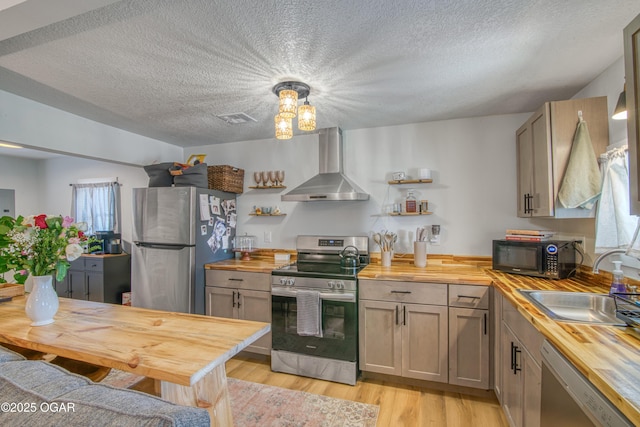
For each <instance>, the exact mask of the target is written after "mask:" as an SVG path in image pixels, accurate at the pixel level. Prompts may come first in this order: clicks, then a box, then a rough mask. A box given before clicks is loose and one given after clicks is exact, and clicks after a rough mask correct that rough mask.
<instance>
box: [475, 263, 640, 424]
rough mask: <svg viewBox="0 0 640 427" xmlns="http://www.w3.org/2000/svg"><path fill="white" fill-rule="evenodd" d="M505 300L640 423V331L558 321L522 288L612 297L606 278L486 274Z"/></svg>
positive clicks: (494, 272) (633, 420)
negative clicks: (540, 307) (532, 301)
mask: <svg viewBox="0 0 640 427" xmlns="http://www.w3.org/2000/svg"><path fill="white" fill-rule="evenodd" d="M487 275H488V276H490V277H491V278H493V284H494V287H495V288H496V290H498V291H499V292H500V293H501V294H502V295H504V297H505V298H506V300H508V301H509V302H510V303H511V304H513V305H514V306H515V307H516V308H517V310H518V311H519V312H520V313H521V314H522V315H523V316H524V317H525V318H526V319H528V320H529V322H531V323H532V324H533V325H534V326H535V327H536V329H537V330H539V331H540V332H541V333H542V335H544V337H545V338H546V339H547V340H548V341H549V342H551V343H552V344H553V345H554V346H555V347H556V348H557V349H558V350H560V351H561V352H562V353H563V354H564V355H565V357H566V358H567V359H569V361H571V363H572V364H573V365H574V366H576V367H577V368H578V369H579V370H580V372H582V374H583V375H584V376H585V377H587V378H588V379H589V381H591V383H592V384H593V385H595V386H596V387H597V388H598V389H599V390H600V392H602V394H604V395H605V396H606V397H607V398H608V399H609V400H610V401H611V402H613V404H614V405H615V406H617V407H618V409H619V410H620V411H621V412H622V413H623V414H625V415H626V417H627V418H629V419H630V420H631V421H632V422H633V423H634V424H635V425H640V332H639V331H638V329H636V328H631V327H620V326H597V325H588V324H581V323H567V322H556V321H554V320H551V319H550V318H549V317H547V316H546V315H545V314H543V313H542V312H541V311H539V310H538V309H537V308H536V307H535V306H534V305H533V304H531V303H529V302H528V300H527V299H525V298H524V297H523V296H522V295H520V293H519V292H517V289H539V290H563V291H573V292H600V293H607V292H608V291H609V289H608V286H607V285H606V284H605V280H604V279H603V278H602V276H605V275H598V276H595V277H594V276H592V275H591V274H589V273H580V274H579V275H578V277H576V278H571V279H565V280H550V279H537V278H531V277H525V276H518V275H512V274H506V273H501V272H497V271H494V270H487Z"/></svg>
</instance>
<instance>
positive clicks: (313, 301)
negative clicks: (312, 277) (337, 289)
mask: <svg viewBox="0 0 640 427" xmlns="http://www.w3.org/2000/svg"><path fill="white" fill-rule="evenodd" d="M296 303H297V306H298V308H297V313H296V315H297V329H298V335H302V336H312V337H322V305H321V304H322V301H321V300H320V292H318V291H312V290H303V289H298V290H297V291H296Z"/></svg>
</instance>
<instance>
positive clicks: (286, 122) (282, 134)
mask: <svg viewBox="0 0 640 427" xmlns="http://www.w3.org/2000/svg"><path fill="white" fill-rule="evenodd" d="M274 121H275V125H276V138H277V139H291V138H293V124H292V123H291V118H290V117H282V115H281V114H278V115H276V117H275V119H274Z"/></svg>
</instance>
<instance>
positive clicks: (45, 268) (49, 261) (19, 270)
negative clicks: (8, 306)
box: [0, 215, 96, 326]
mask: <svg viewBox="0 0 640 427" xmlns="http://www.w3.org/2000/svg"><path fill="white" fill-rule="evenodd" d="M84 229H86V228H85V227H84V226H83V225H82V224H76V223H74V222H73V218H70V217H68V216H66V217H64V218H63V217H62V216H48V215H36V216H30V217H27V218H24V217H22V216H19V217H18V218H15V219H14V218H12V217H10V216H3V217H2V218H0V282H5V279H4V277H3V276H2V275H1V274H4V273H7V272H9V271H13V272H14V275H13V278H14V280H15V281H16V282H17V283H21V284H24V282H25V280H26V279H27V277H28V276H29V275H32V276H33V289H32V291H31V293H30V294H29V297H28V298H27V302H26V305H25V312H26V313H27V316H28V317H29V318H30V319H31V320H32V323H31V325H32V326H43V325H48V324H50V323H52V322H53V321H54V320H53V316H54V315H55V314H56V313H57V311H58V306H59V303H58V295H57V294H56V291H55V289H54V288H53V283H52V282H53V276H55V278H56V279H57V280H58V281H61V280H63V279H64V277H65V276H66V275H67V271H68V270H69V267H70V265H71V264H70V263H71V261H74V260H76V259H77V258H78V257H80V255H82V253H83V252H84V250H83V249H82V246H81V245H80V244H81V243H84V244H88V245H90V244H91V243H93V242H95V241H96V240H95V239H93V238H89V237H88V236H86V235H85V234H84V231H83V230H84Z"/></svg>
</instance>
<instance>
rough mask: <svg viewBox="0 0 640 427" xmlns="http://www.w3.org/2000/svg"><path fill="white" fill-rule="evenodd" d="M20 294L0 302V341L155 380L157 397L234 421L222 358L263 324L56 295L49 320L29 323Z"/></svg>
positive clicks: (217, 421)
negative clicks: (158, 384) (57, 301)
mask: <svg viewBox="0 0 640 427" xmlns="http://www.w3.org/2000/svg"><path fill="white" fill-rule="evenodd" d="M25 302H26V297H23V296H22V297H14V298H13V300H12V301H9V302H3V303H0V343H7V344H11V345H14V346H18V347H22V348H26V349H31V350H36V351H40V352H45V353H51V354H55V355H57V356H62V357H66V358H69V359H73V360H78V361H82V362H87V363H91V364H95V365H99V366H105V367H109V368H115V369H120V370H122V371H127V372H132V373H134V374H138V375H142V376H146V377H150V378H153V379H156V380H160V382H161V396H162V398H163V399H165V400H168V401H171V402H174V403H178V404H181V405H187V406H196V407H201V408H205V409H207V410H208V411H209V415H210V418H211V425H212V426H213V425H215V426H232V425H233V419H232V416H231V406H230V403H229V392H228V389H227V376H226V371H225V362H226V361H227V360H229V359H230V358H232V357H233V356H234V355H236V354H238V353H239V352H240V351H242V350H243V349H244V348H246V347H247V346H248V345H249V344H251V343H253V342H254V341H255V340H256V339H258V338H260V337H261V336H263V335H265V334H266V333H268V332H269V331H270V329H271V325H270V324H269V323H263V322H254V321H246V320H236V319H226V318H219V317H210V316H202V315H194V314H185V313H175V312H167V311H159V310H148V309H143V308H136V307H128V306H121V305H115V304H105V303H97V302H90V301H83V300H76V299H69V298H60V308H59V310H58V312H57V314H56V315H55V316H54V323H51V324H49V325H45V326H31V321H30V320H29V318H28V317H27V316H26V314H25V311H24V308H25Z"/></svg>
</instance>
